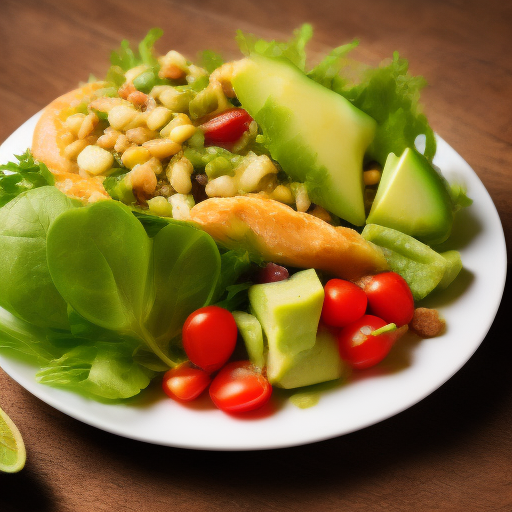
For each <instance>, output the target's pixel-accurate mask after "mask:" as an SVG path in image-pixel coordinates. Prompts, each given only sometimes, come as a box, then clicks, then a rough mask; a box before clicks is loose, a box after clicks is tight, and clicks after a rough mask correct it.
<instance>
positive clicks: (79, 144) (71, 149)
mask: <svg viewBox="0 0 512 512" xmlns="http://www.w3.org/2000/svg"><path fill="white" fill-rule="evenodd" d="M88 145H89V141H88V140H87V139H81V140H75V141H74V142H72V143H71V144H68V145H67V146H66V147H65V148H64V156H65V157H66V158H69V159H70V160H75V159H76V157H77V156H78V155H79V154H80V153H81V152H82V151H83V150H84V148H86V147H87V146H88Z"/></svg>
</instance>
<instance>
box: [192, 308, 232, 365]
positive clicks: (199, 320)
mask: <svg viewBox="0 0 512 512" xmlns="http://www.w3.org/2000/svg"><path fill="white" fill-rule="evenodd" d="M182 332H183V348H184V349H185V352H186V354H187V356H188V358H189V359H190V360H191V361H192V362H193V363H194V364H195V365H196V366H199V367H200V368H202V369H203V370H205V371H207V372H209V373H211V372H215V371H217V370H218V369H219V368H221V367H222V366H223V365H224V363H225V362H226V361H227V360H228V359H229V358H230V356H231V354H232V353H233V350H234V349H235V345H236V339H237V336H238V330H237V327H236V323H235V319H234V318H233V315H232V314H231V313H230V312H229V311H228V310H227V309H223V308H220V307H218V306H206V307H204V308H200V309H198V310H197V311H194V312H193V313H192V314H191V315H189V317H188V318H187V320H186V322H185V324H184V325H183V331H182Z"/></svg>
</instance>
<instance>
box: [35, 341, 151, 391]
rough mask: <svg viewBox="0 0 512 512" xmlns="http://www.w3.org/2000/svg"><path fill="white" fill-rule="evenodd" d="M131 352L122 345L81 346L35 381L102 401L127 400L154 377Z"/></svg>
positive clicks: (46, 368)
mask: <svg viewBox="0 0 512 512" xmlns="http://www.w3.org/2000/svg"><path fill="white" fill-rule="evenodd" d="M133 352H134V347H132V346H130V345H127V344H125V343H106V342H97V343H95V344H89V345H80V346H78V347H75V348H73V349H72V350H70V351H69V352H66V353H65V354H63V355H62V356H61V357H60V358H59V359H54V360H52V361H51V362H50V363H49V364H48V365H46V366H45V367H43V368H42V369H41V371H39V372H38V373H37V374H36V379H37V380H38V381H39V382H40V383H41V384H48V385H50V386H56V387H65V388H67V389H72V390H74V391H77V392H79V393H83V394H85V395H92V396H94V397H99V398H103V399H108V400H119V399H125V398H130V397H132V396H134V395H136V394H138V393H139V392H140V391H141V389H144V388H146V387H147V386H148V385H149V383H150V381H151V378H152V377H153V376H154V375H155V373H154V372H152V371H151V370H149V369H148V368H145V367H143V366H141V365H139V364H138V363H137V362H135V361H134V359H133Z"/></svg>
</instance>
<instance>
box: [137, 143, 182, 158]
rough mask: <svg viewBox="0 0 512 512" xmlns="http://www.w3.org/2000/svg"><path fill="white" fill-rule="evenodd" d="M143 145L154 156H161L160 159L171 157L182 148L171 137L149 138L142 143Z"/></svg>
mask: <svg viewBox="0 0 512 512" xmlns="http://www.w3.org/2000/svg"><path fill="white" fill-rule="evenodd" d="M142 147H143V148H146V149H147V150H148V151H149V152H150V153H151V155H152V156H154V157H156V158H159V159H160V160H164V159H165V158H169V157H170V156H173V155H175V154H176V153H178V152H179V151H180V150H181V145H180V144H178V143H176V142H173V141H172V140H170V139H153V140H148V141H147V142H144V144H142Z"/></svg>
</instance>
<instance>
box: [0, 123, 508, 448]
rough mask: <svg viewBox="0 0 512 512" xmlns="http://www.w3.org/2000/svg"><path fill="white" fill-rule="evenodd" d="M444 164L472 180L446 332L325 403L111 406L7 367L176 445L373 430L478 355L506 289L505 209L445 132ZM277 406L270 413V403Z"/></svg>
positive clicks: (22, 131)
mask: <svg viewBox="0 0 512 512" xmlns="http://www.w3.org/2000/svg"><path fill="white" fill-rule="evenodd" d="M37 119H38V115H36V116H34V117H33V118H31V119H30V120H28V121H27V122H26V123H25V124H24V125H23V126H21V127H20V128H19V129H18V130H17V131H16V132H14V133H13V134H12V135H11V137H9V138H8V139H7V140H6V142H5V143H4V144H3V145H2V146H1V147H0V162H7V161H8V160H10V159H12V156H13V154H20V153H22V152H23V151H25V149H26V148H27V147H29V146H30V145H31V140H32V133H33V129H34V126H35V123H36V121H37ZM435 163H436V164H437V165H438V166H439V167H440V168H441V169H442V170H443V173H444V175H445V176H446V177H447V178H448V179H449V180H450V181H452V180H459V181H462V182H464V183H465V184H466V185H467V189H468V194H469V196H470V197H472V198H473V200H474V204H473V206H471V208H469V209H466V210H463V211H462V212H461V213H460V214H459V215H458V217H457V219H456V225H455V226H454V232H455V234H456V236H455V237H453V238H454V240H453V241H452V242H450V243H451V247H450V248H454V249H458V250H460V252H461V254H462V260H463V263H464V268H465V270H464V271H463V273H461V275H460V276H459V277H458V278H457V281H456V282H455V283H454V284H453V285H452V287H451V288H450V289H449V290H448V291H447V292H445V293H444V294H443V295H441V296H438V297H437V298H436V297H434V298H431V299H428V300H429V304H428V305H431V306H436V307H438V308H439V309H440V310H441V312H442V314H443V315H444V317H445V318H446V321H447V325H448V329H447V332H446V334H444V335H443V336H441V337H438V338H433V339H428V340H421V341H417V340H414V339H412V338H410V339H409V340H406V341H403V342H402V343H400V344H398V345H397V346H396V347H395V348H394V349H393V351H392V353H391V354H390V356H389V358H388V359H387V360H386V361H384V363H382V364H381V365H379V366H378V367H377V368H374V369H372V370H367V371H366V372H361V373H359V374H358V375H357V378H352V379H351V380H350V382H348V383H346V384H344V385H338V386H336V387H334V388H332V389H330V390H328V391H325V392H324V393H322V395H321V398H320V401H319V403H318V404H317V405H316V406H314V407H311V408H309V409H299V408H297V407H295V406H294V405H292V404H291V403H290V402H289V401H285V400H283V401H279V400H277V401H276V402H277V406H276V410H275V411H274V412H273V414H264V413H260V414H257V415H254V416H249V417H246V418H234V417H231V416H228V415H226V414H224V413H222V412H220V411H218V410H216V409H214V408H212V407H211V406H209V405H208V401H207V400H206V399H205V400H203V401H200V402H199V403H198V404H196V405H194V406H184V405H181V404H178V403H176V402H174V401H172V400H169V399H166V398H164V397H163V396H162V394H161V393H159V391H158V389H154V390H153V392H151V391H149V392H148V393H146V395H144V393H143V395H142V398H140V399H136V400H134V401H132V402H130V404H127V405H124V404H123V405H106V404H103V403H98V402H94V401H91V400H87V399H85V398H83V397H81V396H78V395H75V394H73V393H69V392H66V391H62V390H58V389H54V388H51V387H47V386H43V385H40V384H38V383H37V382H36V381H35V379H34V375H35V373H36V369H35V368H33V367H31V366H28V365H26V364H23V363H20V362H19V361H15V360H13V359H9V358H7V357H4V356H1V357H0V365H1V366H2V368H3V369H4V370H5V371H6V372H7V373H8V374H9V375H10V376H11V377H12V378H13V379H14V380H16V381H17V382H18V383H19V384H21V385H22V386H23V387H24V388H25V389H27V390H28V391H29V392H30V393H32V394H33V395H35V396H37V397H38V398H40V399H41V400H43V401H44V402H46V403H47V404H49V405H51V406H52V407H55V408H56V409H58V410H60V411H62V412H64V413H65V414H68V415H69V416H72V417H73V418H76V419H78V420H80V421H83V422H84V423H88V424H89V425H93V426H95V427H97V428H100V429H103V430H105V431H108V432H112V433H114V434H118V435H121V436H125V437H128V438H132V439H137V440H140V441H146V442H149V443H155V444H160V445H167V446H176V447H185V448H196V449H209V450H256V449H265V448H280V447H286V446H294V445H300V444H305V443H310V442H314V441H320V440H323V439H328V438H332V437H335V436H339V435H342V434H347V433H349V432H352V431H355V430H358V429H361V428H364V427H366V426H369V425H372V424H374V423H377V422H379V421H382V420H384V419H386V418H389V417H390V416H393V415H395V414H397V413H399V412H401V411H403V410H404V409H407V408H408V407H410V406H412V405H414V404H415V403H417V402H419V401H420V400H421V399H423V398H424V397H426V396H427V395H429V394H430V393H432V392H433V391H434V390H436V389H437V388H438V387H439V386H441V385H442V384H443V383H444V382H446V381H447V380H448V379H449V378H450V377H451V376H452V375H453V374H454V373H455V372H457V371H458V370H459V369H460V368H461V367H462V366H463V365H464V364H465V363H466V361H467V360H468V359H469V358H470V357H471V355H472V354H473V353H474V352H475V350H476V349H477V348H478V346H479V345H480V343H481V342H482V341H483V339H484V337H485V335H486V334H487V331H488V330H489V328H490V326H491V324H492V322H493V320H494V317H495V315H496V312H497V310H498V306H499V303H500V300H501V296H502V293H503V288H504V284H505V275H506V249H505V239H504V235H503V230H502V227H501V223H500V219H499V217H498V213H497V212H496V208H495V207H494V204H493V202H492V200H491V198H490V196H489V194H488V193H487V191H486V189H485V187H484V186H483V184H482V182H481V181H480V180H479V178H478V177H477V175H476V174H475V173H474V171H473V170H472V169H471V168H470V167H469V165H468V164H467V163H466V162H465V161H464V160H463V159H462V158H461V157H460V156H459V155H458V154H457V153H456V152H455V151H454V150H453V149H452V148H451V147H450V146H449V145H448V144H447V143H446V142H444V141H443V140H441V139H439V145H438V154H437V156H436V160H435ZM266 412H268V411H266Z"/></svg>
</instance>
